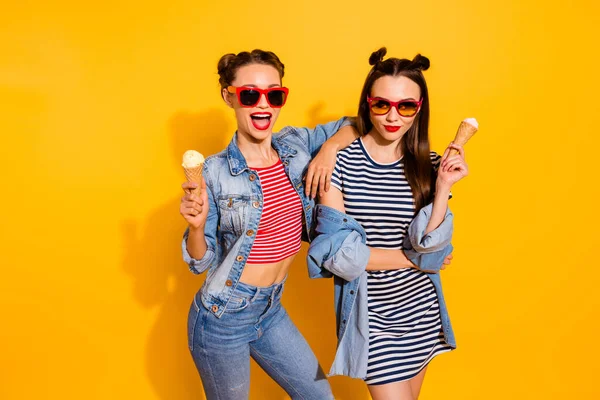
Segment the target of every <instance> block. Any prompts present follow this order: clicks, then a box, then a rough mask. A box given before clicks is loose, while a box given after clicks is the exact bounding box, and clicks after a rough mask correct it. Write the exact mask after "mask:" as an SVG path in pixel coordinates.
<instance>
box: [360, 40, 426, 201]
mask: <svg viewBox="0 0 600 400" xmlns="http://www.w3.org/2000/svg"><path fill="white" fill-rule="evenodd" d="M386 53H387V50H386V48H385V47H382V48H381V49H379V50H377V51H375V52H373V54H371V57H369V64H370V65H372V66H373V68H371V71H369V74H368V75H367V79H366V80H365V84H364V86H363V89H362V92H361V94H360V101H359V103H358V120H357V124H358V126H357V128H358V131H359V132H360V134H361V135H366V134H368V133H369V132H370V131H371V129H373V124H372V123H371V111H370V109H369V103H368V102H367V97H369V96H370V95H371V89H372V88H373V84H374V83H375V81H376V80H377V79H379V78H381V77H383V76H388V75H389V76H405V77H407V78H408V79H410V80H412V81H413V82H415V83H416V84H417V85H419V87H420V88H421V98H422V99H423V102H422V103H421V108H420V110H419V113H418V114H417V116H416V118H415V120H414V122H413V124H412V126H411V127H410V129H409V130H408V131H407V132H406V133H405V134H404V136H403V137H402V140H401V141H400V146H401V150H402V156H403V160H404V173H405V175H406V179H407V180H408V183H409V185H410V187H411V189H412V192H413V196H414V198H415V206H416V210H417V211H419V210H420V209H421V208H422V207H423V206H425V205H427V204H428V203H429V202H430V201H431V198H432V195H433V190H432V188H434V187H435V186H434V185H435V178H436V174H435V173H434V171H433V166H432V164H431V159H430V153H429V151H430V150H429V93H428V91H427V83H426V82H425V77H424V76H423V72H422V71H426V70H427V69H428V68H429V59H428V58H427V57H424V56H422V55H420V54H417V55H416V56H415V58H413V59H412V60H408V59H405V58H403V59H399V58H388V59H387V60H385V61H383V56H385V54H386Z"/></svg>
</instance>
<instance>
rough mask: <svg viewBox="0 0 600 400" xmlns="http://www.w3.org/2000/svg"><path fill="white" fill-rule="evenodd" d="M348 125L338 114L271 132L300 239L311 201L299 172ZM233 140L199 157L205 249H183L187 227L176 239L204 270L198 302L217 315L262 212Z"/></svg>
mask: <svg viewBox="0 0 600 400" xmlns="http://www.w3.org/2000/svg"><path fill="white" fill-rule="evenodd" d="M349 124H350V119H349V118H342V119H340V120H338V121H334V122H330V123H328V124H324V125H317V126H316V127H315V128H314V129H308V128H295V127H286V128H284V129H282V130H281V131H280V132H279V133H276V134H273V138H272V141H271V143H272V147H273V148H274V149H275V151H276V152H277V154H278V155H279V158H280V159H281V161H282V163H283V166H284V169H285V173H286V174H287V175H288V177H289V179H290V181H291V184H292V185H293V187H294V189H295V190H296V192H297V193H298V195H299V196H300V199H301V200H302V205H303V208H304V218H303V238H304V239H305V240H308V234H307V232H309V231H310V229H311V226H312V221H313V209H314V200H312V199H311V198H310V197H307V196H305V194H304V184H303V182H302V177H303V174H304V173H305V171H306V169H307V167H308V164H309V162H310V160H311V159H312V158H313V156H315V155H316V154H317V152H318V151H319V149H320V148H321V146H322V145H323V143H325V141H326V140H327V139H329V138H330V137H331V136H333V134H334V133H336V132H337V131H338V130H339V129H340V128H341V127H343V126H346V125H349ZM236 139H237V134H236V135H234V137H233V139H232V140H231V142H230V143H229V146H228V147H227V148H226V149H225V150H223V151H222V152H221V153H218V154H215V155H213V156H210V157H207V158H206V160H205V162H204V169H203V171H202V176H203V177H204V180H205V182H206V189H207V194H208V204H209V211H208V217H207V219H206V226H205V229H204V236H205V238H206V247H207V249H206V253H205V254H204V256H203V257H202V258H201V259H199V260H197V259H194V258H192V257H191V256H190V254H189V253H188V251H187V238H188V234H189V228H188V229H186V231H185V233H184V235H183V242H182V251H183V259H184V261H185V262H186V263H187V264H188V265H189V268H190V270H191V271H192V272H193V273H195V274H200V273H202V272H204V271H206V270H208V273H207V276H206V280H205V281H204V284H203V286H202V289H201V293H202V295H201V299H202V304H203V305H204V306H205V307H206V308H207V309H208V310H211V311H212V312H213V314H214V315H216V316H217V317H219V318H220V317H221V315H222V314H223V312H224V311H225V309H226V307H227V304H228V302H229V300H230V298H231V294H232V292H233V291H234V289H235V287H236V286H237V284H238V281H239V279H240V276H241V275H242V270H243V268H244V265H245V264H246V259H247V258H248V255H249V254H250V250H251V249H252V244H253V243H254V238H255V237H256V232H257V231H258V225H259V223H260V218H261V215H262V211H263V194H262V189H261V185H260V179H259V177H258V175H257V174H256V173H255V172H253V171H252V170H250V169H249V168H248V165H247V164H246V160H245V159H244V156H243V155H242V153H241V152H240V149H239V148H238V146H237V141H236Z"/></svg>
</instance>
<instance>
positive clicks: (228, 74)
mask: <svg viewBox="0 0 600 400" xmlns="http://www.w3.org/2000/svg"><path fill="white" fill-rule="evenodd" d="M250 64H264V65H270V66H272V67H273V68H275V69H276V70H277V72H279V78H283V73H284V65H283V63H282V62H281V60H280V59H279V57H277V55H276V54H275V53H273V52H272V51H264V50H259V49H255V50H252V51H251V52H247V51H242V52H241V53H238V54H233V53H229V54H225V55H224V56H223V57H221V58H220V59H219V63H218V64H217V71H218V72H219V83H220V84H221V89H225V88H227V86H229V85H231V82H233V81H234V80H235V74H236V73H237V70H238V69H240V67H243V66H244V65H250Z"/></svg>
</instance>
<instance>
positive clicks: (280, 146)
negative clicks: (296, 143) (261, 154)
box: [227, 131, 297, 176]
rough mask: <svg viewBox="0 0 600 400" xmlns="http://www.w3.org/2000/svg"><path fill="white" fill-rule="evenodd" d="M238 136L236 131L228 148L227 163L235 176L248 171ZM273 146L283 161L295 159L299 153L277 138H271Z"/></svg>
mask: <svg viewBox="0 0 600 400" xmlns="http://www.w3.org/2000/svg"><path fill="white" fill-rule="evenodd" d="M237 135H238V133H237V131H236V132H235V134H234V135H233V139H232V140H231V142H229V146H227V161H228V163H229V171H230V172H231V175H234V176H235V175H239V174H241V173H242V172H244V171H245V170H247V169H248V164H246V159H245V158H244V155H243V154H242V152H241V151H240V148H239V147H238V145H237ZM271 146H272V147H273V148H274V149H275V151H276V152H277V154H279V158H281V159H282V160H284V159H286V158H288V157H293V156H295V155H296V153H297V151H296V150H294V149H293V148H292V147H291V146H289V145H287V144H286V143H283V142H282V141H279V140H277V138H276V137H272V138H271Z"/></svg>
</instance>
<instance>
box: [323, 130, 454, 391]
mask: <svg viewBox="0 0 600 400" xmlns="http://www.w3.org/2000/svg"><path fill="white" fill-rule="evenodd" d="M440 160H441V157H440V156H439V155H437V154H436V153H434V152H431V162H432V164H433V165H434V168H435V169H437V167H438V166H439V163H440ZM331 184H332V185H333V186H334V187H336V188H338V189H339V190H340V191H341V192H342V195H343V198H344V206H345V208H346V213H347V214H348V215H350V216H352V217H353V218H354V219H356V220H357V221H358V222H359V223H360V224H361V226H362V227H363V228H364V229H365V232H366V234H367V245H369V246H371V247H376V248H383V249H400V248H402V241H403V239H404V235H405V234H406V231H407V228H408V225H409V224H410V222H411V221H412V218H413V216H414V213H415V204H414V199H413V196H412V190H411V188H410V185H409V184H408V181H407V180H406V177H405V175H404V166H403V162H402V159H400V160H398V161H396V162H393V163H389V164H381V163H377V162H376V161H375V160H373V159H372V158H371V157H370V156H369V154H368V152H367V150H366V149H365V147H364V145H363V143H362V140H361V139H357V140H355V141H354V142H353V143H352V144H351V145H350V146H349V147H347V148H346V149H344V150H342V151H340V152H339V153H338V155H337V162H336V166H335V169H334V173H333V177H332V180H331ZM367 287H368V309H369V363H368V368H367V378H366V379H365V381H366V383H367V384H369V385H380V384H386V383H392V382H398V381H403V380H407V379H410V378H413V377H414V376H416V375H417V374H418V373H419V372H420V371H421V370H422V369H423V368H424V367H425V366H427V364H428V363H429V361H430V360H431V359H432V358H433V357H435V356H436V355H437V354H440V353H442V352H446V351H450V350H451V347H450V346H449V345H447V344H446V343H445V341H444V335H443V331H442V323H441V320H440V313H439V304H438V299H437V296H436V293H435V288H434V286H433V283H432V282H431V280H430V279H429V277H428V276H427V274H425V273H423V272H421V271H419V270H416V269H413V268H406V269H400V270H389V271H387V270H386V271H368V280H367Z"/></svg>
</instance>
